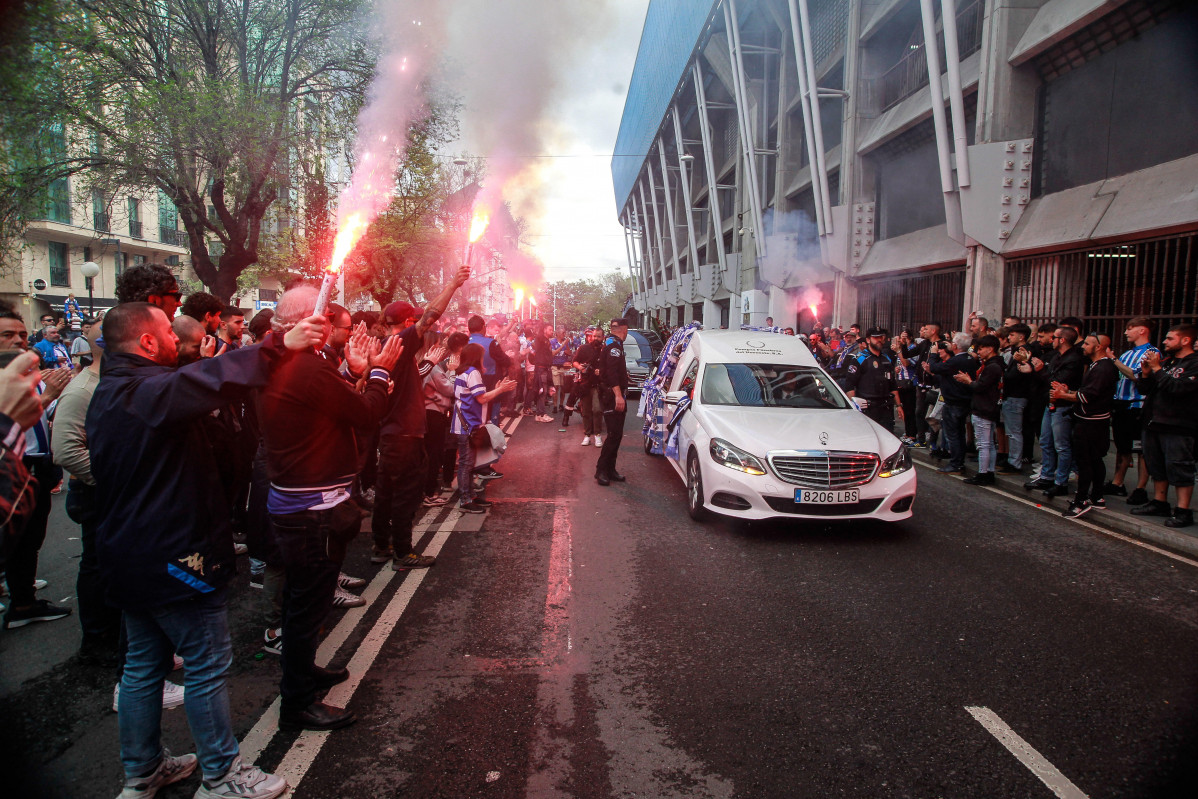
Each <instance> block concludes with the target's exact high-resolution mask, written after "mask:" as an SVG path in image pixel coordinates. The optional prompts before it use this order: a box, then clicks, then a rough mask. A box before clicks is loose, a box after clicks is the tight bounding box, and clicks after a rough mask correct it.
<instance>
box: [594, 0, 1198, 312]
mask: <svg viewBox="0 0 1198 799" xmlns="http://www.w3.org/2000/svg"><path fill="white" fill-rule="evenodd" d="M945 19H949V20H952V24H950V25H948V26H947V28H946V26H945V25H944V24H943V22H944V20H945ZM933 38H934V39H935V41H936V43H937V46H936V47H935V48H932V49H931V50H929V48H926V47H925V42H926V41H928V40H930V39H933ZM796 53H797V54H798V58H796ZM929 75H933V76H935V79H934V80H931V81H929ZM612 177H613V185H614V189H615V200H616V208H617V215H618V218H619V219H620V221H621V222H622V224H623V225H624V229H625V232H626V244H627V251H628V259H629V268H630V270H631V274H632V278H633V284H634V286H635V289H634V295H633V305H634V307H635V309H636V310H637V311H638V312H639V313H641V314H643V315H646V316H651V317H655V318H657V319H658V320H660V321H661V322H665V323H667V324H670V325H676V324H680V323H684V322H688V321H690V320H692V319H698V320H700V321H703V322H704V323H705V324H706V325H708V326H729V325H730V324H731V325H733V326H735V325H736V324H739V323H750V324H761V323H763V322H764V321H765V319H766V317H767V316H771V317H773V319H774V323H775V324H777V325H783V326H785V325H794V326H797V327H799V328H801V329H803V330H806V329H808V328H810V326H811V325H812V323H813V322H814V320H815V319H818V320H819V321H821V322H823V323H824V324H828V323H835V324H842V325H845V324H849V323H851V322H854V321H861V322H862V323H865V324H869V323H875V322H876V323H878V324H882V325H884V326H886V327H889V328H890V329H891V330H898V329H900V328H902V327H906V326H911V325H916V324H918V323H920V322H922V321H938V322H941V323H943V324H946V325H950V326H959V325H961V324H962V322H963V320H964V318H965V316H966V315H967V314H968V313H969V312H970V311H973V310H977V311H980V312H981V313H982V314H983V315H985V316H987V317H989V318H991V319H994V318H1001V317H1002V316H1003V315H1005V314H1014V315H1017V316H1020V317H1022V318H1023V319H1024V320H1025V321H1027V322H1029V323H1030V324H1038V323H1042V322H1045V321H1049V320H1056V319H1059V318H1060V317H1062V316H1065V315H1076V316H1079V317H1081V318H1082V319H1084V320H1085V321H1086V323H1087V325H1089V326H1092V327H1093V328H1095V329H1099V330H1106V331H1110V332H1117V331H1118V330H1121V328H1122V325H1123V324H1124V323H1125V322H1126V320H1127V319H1128V318H1130V317H1131V316H1137V315H1147V316H1151V317H1154V318H1156V319H1157V320H1158V321H1159V322H1160V323H1161V324H1171V323H1176V322H1178V321H1193V320H1194V319H1195V318H1196V317H1198V7H1195V4H1193V3H1190V2H1186V1H1185V0H972V2H971V0H955V2H954V0H717V2H709V1H708V0H651V2H650V4H649V8H648V13H647V16H646V20H645V25H644V30H643V33H642V36H641V42H640V48H639V51H638V54H637V58H636V63H635V67H634V71H633V74H632V77H631V81H630V84H629V90H628V96H627V100H626V103H625V109H624V114H623V117H622V119H621V124H620V130H619V135H618V138H617V142H616V146H615V157H614V158H613V160H612Z"/></svg>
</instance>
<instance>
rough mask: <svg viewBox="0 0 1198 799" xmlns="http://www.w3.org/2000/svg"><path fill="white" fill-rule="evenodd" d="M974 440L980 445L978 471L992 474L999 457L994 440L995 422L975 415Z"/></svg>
mask: <svg viewBox="0 0 1198 799" xmlns="http://www.w3.org/2000/svg"><path fill="white" fill-rule="evenodd" d="M973 440H974V441H975V442H977V445H978V472H980V473H982V474H992V473H993V472H994V461H995V459H996V457H997V455H996V449H995V440H994V422H992V421H990V420H989V419H983V418H982V417H980V416H978V415H977V414H976V413H975V414H974V415H973Z"/></svg>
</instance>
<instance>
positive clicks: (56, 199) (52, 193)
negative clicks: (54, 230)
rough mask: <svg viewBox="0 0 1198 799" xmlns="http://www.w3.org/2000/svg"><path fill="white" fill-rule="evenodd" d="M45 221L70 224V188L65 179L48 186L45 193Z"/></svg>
mask: <svg viewBox="0 0 1198 799" xmlns="http://www.w3.org/2000/svg"><path fill="white" fill-rule="evenodd" d="M47 195H48V196H47V202H46V219H48V220H50V221H51V222H65V223H66V224H68V225H69V224H71V186H70V184H69V183H68V182H67V179H66V178H59V179H58V180H56V181H54V182H53V183H51V184H50V188H49V189H48V191H47Z"/></svg>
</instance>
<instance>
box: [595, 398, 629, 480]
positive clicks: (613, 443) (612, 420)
mask: <svg viewBox="0 0 1198 799" xmlns="http://www.w3.org/2000/svg"><path fill="white" fill-rule="evenodd" d="M604 391H605V392H606V393H607V394H609V395H610V394H611V391H610V390H607V389H604ZM609 402H610V404H611V405H612V406H613V407H612V408H611V409H604V411H603V424H604V427H606V428H607V436H606V437H605V438H604V439H603V448H602V449H600V450H599V462H598V463H596V464H595V476H596V477H611V476H612V475H613V474H615V472H616V456H617V455H618V454H619V453H620V440H621V439H623V438H624V419H625V418H626V417H627V416H628V406H627V405H625V406H624V410H622V411H617V410H616V409H615V407H614V405H615V402H614V400H610V401H609Z"/></svg>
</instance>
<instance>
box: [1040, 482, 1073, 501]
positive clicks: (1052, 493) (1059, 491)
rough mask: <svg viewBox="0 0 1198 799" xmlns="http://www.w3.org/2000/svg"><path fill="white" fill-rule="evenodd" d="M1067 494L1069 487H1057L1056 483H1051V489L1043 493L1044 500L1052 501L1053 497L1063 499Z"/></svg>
mask: <svg viewBox="0 0 1198 799" xmlns="http://www.w3.org/2000/svg"><path fill="white" fill-rule="evenodd" d="M1068 493H1069V486H1067V485H1063V486H1059V485H1057V484H1056V483H1053V484H1052V488H1049V489H1047V490H1046V491H1045V492H1044V498H1045V499H1053V498H1054V497H1063V496H1065V495H1066V494H1068Z"/></svg>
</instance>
